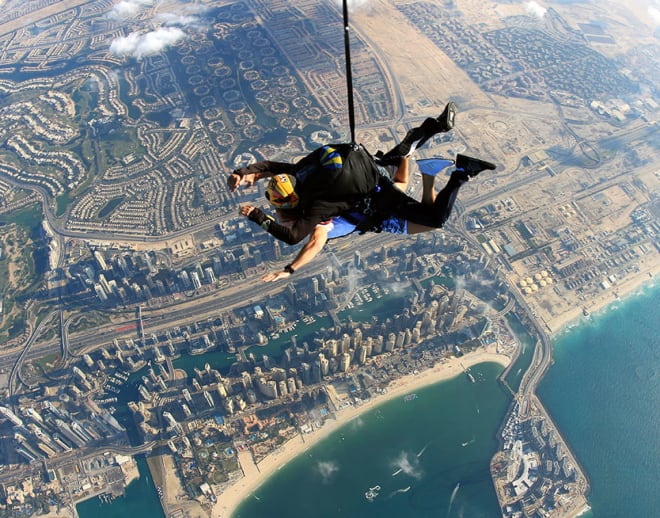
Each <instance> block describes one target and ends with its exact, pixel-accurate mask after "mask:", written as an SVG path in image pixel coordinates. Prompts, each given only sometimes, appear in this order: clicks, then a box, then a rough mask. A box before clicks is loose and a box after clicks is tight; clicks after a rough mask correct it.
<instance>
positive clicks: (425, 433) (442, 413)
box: [220, 363, 510, 518]
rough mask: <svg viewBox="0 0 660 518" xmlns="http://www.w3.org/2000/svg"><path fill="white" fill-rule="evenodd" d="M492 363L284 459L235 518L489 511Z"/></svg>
mask: <svg viewBox="0 0 660 518" xmlns="http://www.w3.org/2000/svg"><path fill="white" fill-rule="evenodd" d="M501 371H502V367H501V366H499V365H497V364H494V363H484V364H480V365H478V366H475V367H473V368H472V373H473V375H474V376H475V379H476V383H471V382H470V381H469V379H468V377H467V376H466V375H464V374H461V375H460V376H458V377H456V378H454V379H451V380H448V381H444V382H441V383H438V384H436V385H432V386H429V387H425V388H423V389H421V390H418V391H417V392H416V393H415V394H416V397H413V398H407V399H408V400H406V399H404V397H403V396H401V397H399V398H397V399H395V400H392V401H389V402H387V403H384V404H383V405H381V406H379V407H377V408H376V409H373V410H371V411H369V412H368V413H365V414H364V415H362V416H359V417H357V418H355V419H354V420H352V421H350V422H349V423H347V424H346V425H345V426H344V427H342V428H341V429H340V430H338V431H337V432H335V433H333V434H332V435H331V436H329V437H328V438H326V439H325V440H323V441H322V442H320V443H318V444H316V445H314V446H311V447H310V448H309V449H308V450H307V451H306V452H305V453H304V454H302V455H301V456H299V457H298V458H297V459H295V460H293V461H292V462H290V463H289V464H288V465H286V466H285V467H283V468H282V469H281V470H280V472H279V473H277V474H276V475H275V476H273V477H271V478H270V479H269V480H268V481H267V482H266V483H265V484H264V485H263V486H261V487H260V488H258V489H257V490H256V491H255V492H254V493H253V494H252V495H251V496H250V497H249V498H248V499H247V500H246V501H245V502H244V503H243V505H242V506H241V507H240V508H239V509H238V510H237V512H236V513H234V515H233V516H234V518H239V517H240V518H248V517H249V518H258V517H269V518H272V517H273V516H286V517H287V518H297V517H301V518H302V517H309V516H314V517H319V518H321V517H328V518H330V517H336V516H360V517H365V518H368V517H379V518H382V517H390V516H391V517H395V516H396V517H401V516H418V517H438V516H442V517H444V516H470V517H492V516H497V515H498V513H499V506H498V503H497V497H496V495H495V491H494V489H493V484H492V482H491V477H490V471H489V465H490V459H491V457H492V455H493V454H494V453H495V451H496V449H497V440H496V432H497V429H498V427H499V426H500V424H501V422H502V419H503V417H504V414H505V412H506V409H507V406H508V403H509V401H510V396H508V395H507V394H506V392H505V391H504V389H503V388H502V387H501V385H500V384H499V382H498V381H497V376H498V374H499V373H500V372H501ZM220 498H222V496H220Z"/></svg>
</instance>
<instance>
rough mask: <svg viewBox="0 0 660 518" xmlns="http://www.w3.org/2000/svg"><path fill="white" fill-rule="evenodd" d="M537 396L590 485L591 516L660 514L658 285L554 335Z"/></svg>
mask: <svg viewBox="0 0 660 518" xmlns="http://www.w3.org/2000/svg"><path fill="white" fill-rule="evenodd" d="M554 359H555V364H554V365H553V366H552V367H551V368H550V370H549V372H548V374H547V375H546V376H545V378H544V379H543V381H542V383H541V386H540V388H539V396H540V397H541V400H542V401H543V403H544V404H545V406H546V408H547V410H548V412H549V413H550V415H551V416H552V417H553V419H554V420H555V422H556V423H557V426H559V428H560V430H561V432H562V434H563V436H564V438H565V439H566V440H567V441H568V443H569V445H570V446H571V449H572V450H573V451H574V452H575V453H576V454H577V457H578V460H579V461H580V463H581V464H582V465H583V467H584V468H585V469H586V473H587V476H588V477H589V480H590V482H591V495H590V496H589V502H590V504H591V506H592V510H593V516H595V517H597V518H600V517H610V516H611V517H642V516H643V517H651V516H660V493H659V492H658V480H660V287H659V286H658V283H655V285H654V286H652V287H647V288H646V289H644V290H643V291H642V292H641V293H639V294H637V295H634V296H632V297H630V298H627V299H625V300H624V301H621V302H617V303H615V304H613V305H612V306H610V307H609V308H608V309H607V310H606V311H603V312H601V313H599V314H596V315H593V316H592V317H591V318H590V319H589V320H585V321H582V322H581V323H580V324H579V325H577V326H576V327H574V328H572V329H570V330H568V331H566V332H565V333H564V334H562V335H560V336H558V337H557V340H556V341H555V347H554Z"/></svg>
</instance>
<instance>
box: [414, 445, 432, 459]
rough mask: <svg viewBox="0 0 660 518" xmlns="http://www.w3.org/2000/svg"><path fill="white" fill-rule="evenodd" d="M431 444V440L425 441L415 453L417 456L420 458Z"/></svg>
mask: <svg viewBox="0 0 660 518" xmlns="http://www.w3.org/2000/svg"><path fill="white" fill-rule="evenodd" d="M430 445H431V441H429V442H427V443H426V446H424V447H423V448H422V449H421V450H419V452H418V453H417V458H420V457H421V456H422V455H423V454H424V452H425V451H426V448H428V447H429V446H430Z"/></svg>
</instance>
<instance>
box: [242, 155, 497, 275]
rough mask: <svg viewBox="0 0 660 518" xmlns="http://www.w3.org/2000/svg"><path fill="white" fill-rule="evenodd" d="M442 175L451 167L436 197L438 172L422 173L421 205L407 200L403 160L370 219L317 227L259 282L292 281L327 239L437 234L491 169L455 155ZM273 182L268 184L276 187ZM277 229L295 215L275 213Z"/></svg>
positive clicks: (349, 217) (347, 217) (345, 216)
mask: <svg viewBox="0 0 660 518" xmlns="http://www.w3.org/2000/svg"><path fill="white" fill-rule="evenodd" d="M440 162H442V165H441V169H444V168H446V167H448V166H450V165H453V164H454V165H455V169H454V170H453V171H452V173H451V176H450V177H449V180H448V181H447V184H446V185H445V187H444V188H443V189H442V190H440V191H439V192H438V193H437V194H436V192H435V188H434V182H435V174H437V173H438V172H440V170H441V169H438V170H435V171H433V172H432V173H431V174H429V173H430V172H429V171H423V172H422V200H421V202H420V201H416V200H414V199H413V198H411V197H410V196H408V195H406V194H405V192H404V191H405V189H406V187H407V184H408V171H409V157H403V158H402V159H401V161H400V164H399V167H398V168H397V169H396V171H395V174H394V177H393V178H392V179H391V180H390V179H389V178H388V177H386V176H384V177H383V179H382V181H381V182H380V183H379V187H380V189H379V190H378V191H376V192H374V193H373V194H372V195H371V197H370V201H369V207H370V211H369V213H368V214H365V213H364V212H361V211H359V210H349V211H346V212H344V213H342V214H339V215H337V216H334V217H332V218H330V219H328V220H327V221H322V222H319V223H318V224H317V225H316V226H315V227H314V229H313V231H312V232H311V234H310V236H309V239H308V240H307V242H306V243H305V245H304V246H303V247H302V248H301V249H300V251H299V252H298V255H297V256H296V257H295V259H294V260H293V261H291V262H290V263H289V264H287V265H286V266H285V267H284V269H283V270H279V271H276V272H271V273H268V274H266V275H265V276H264V277H263V278H262V280H263V281H265V282H272V281H276V280H279V279H284V278H286V277H289V276H290V275H292V274H293V273H294V272H295V271H296V270H298V269H300V268H302V267H303V266H305V265H306V264H308V263H309V262H310V261H312V260H313V259H314V258H315V257H316V256H317V255H318V254H319V253H320V252H321V250H322V249H323V247H324V246H325V244H326V242H327V241H328V240H330V239H336V238H339V237H344V236H347V235H349V234H352V233H353V232H359V233H365V232H389V233H392V234H408V235H412V234H418V233H421V232H427V231H430V230H435V229H437V228H440V227H442V226H443V225H444V223H445V222H446V221H447V219H448V218H449V216H450V214H451V212H452V209H453V206H454V202H455V201H456V197H457V195H458V191H459V189H460V187H461V186H462V185H464V184H465V183H466V182H467V181H468V180H469V179H470V178H473V177H475V176H477V175H478V174H479V173H480V172H482V171H484V170H492V169H495V165H494V164H491V163H489V162H486V161H483V160H479V159H476V158H472V157H468V156H465V155H460V154H459V155H457V157H456V161H455V162H454V161H453V160H441V161H440ZM277 180H278V177H274V178H273V179H272V180H271V182H277ZM255 210H259V209H257V208H255V207H253V206H250V205H246V206H244V207H241V209H240V212H241V214H242V215H243V216H246V217H247V218H249V219H252V218H251V217H250V216H251V214H252V213H253V212H254V211H255ZM276 214H277V218H278V220H279V224H281V225H283V226H287V225H291V224H292V223H293V222H295V219H296V212H295V210H287V209H281V208H276Z"/></svg>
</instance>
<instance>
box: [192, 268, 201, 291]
mask: <svg viewBox="0 0 660 518" xmlns="http://www.w3.org/2000/svg"><path fill="white" fill-rule="evenodd" d="M190 279H191V280H192V284H193V287H194V288H195V289H196V290H198V289H199V288H201V287H202V281H201V280H200V278H199V273H198V272H197V270H194V271H193V272H192V273H191V274H190Z"/></svg>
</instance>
